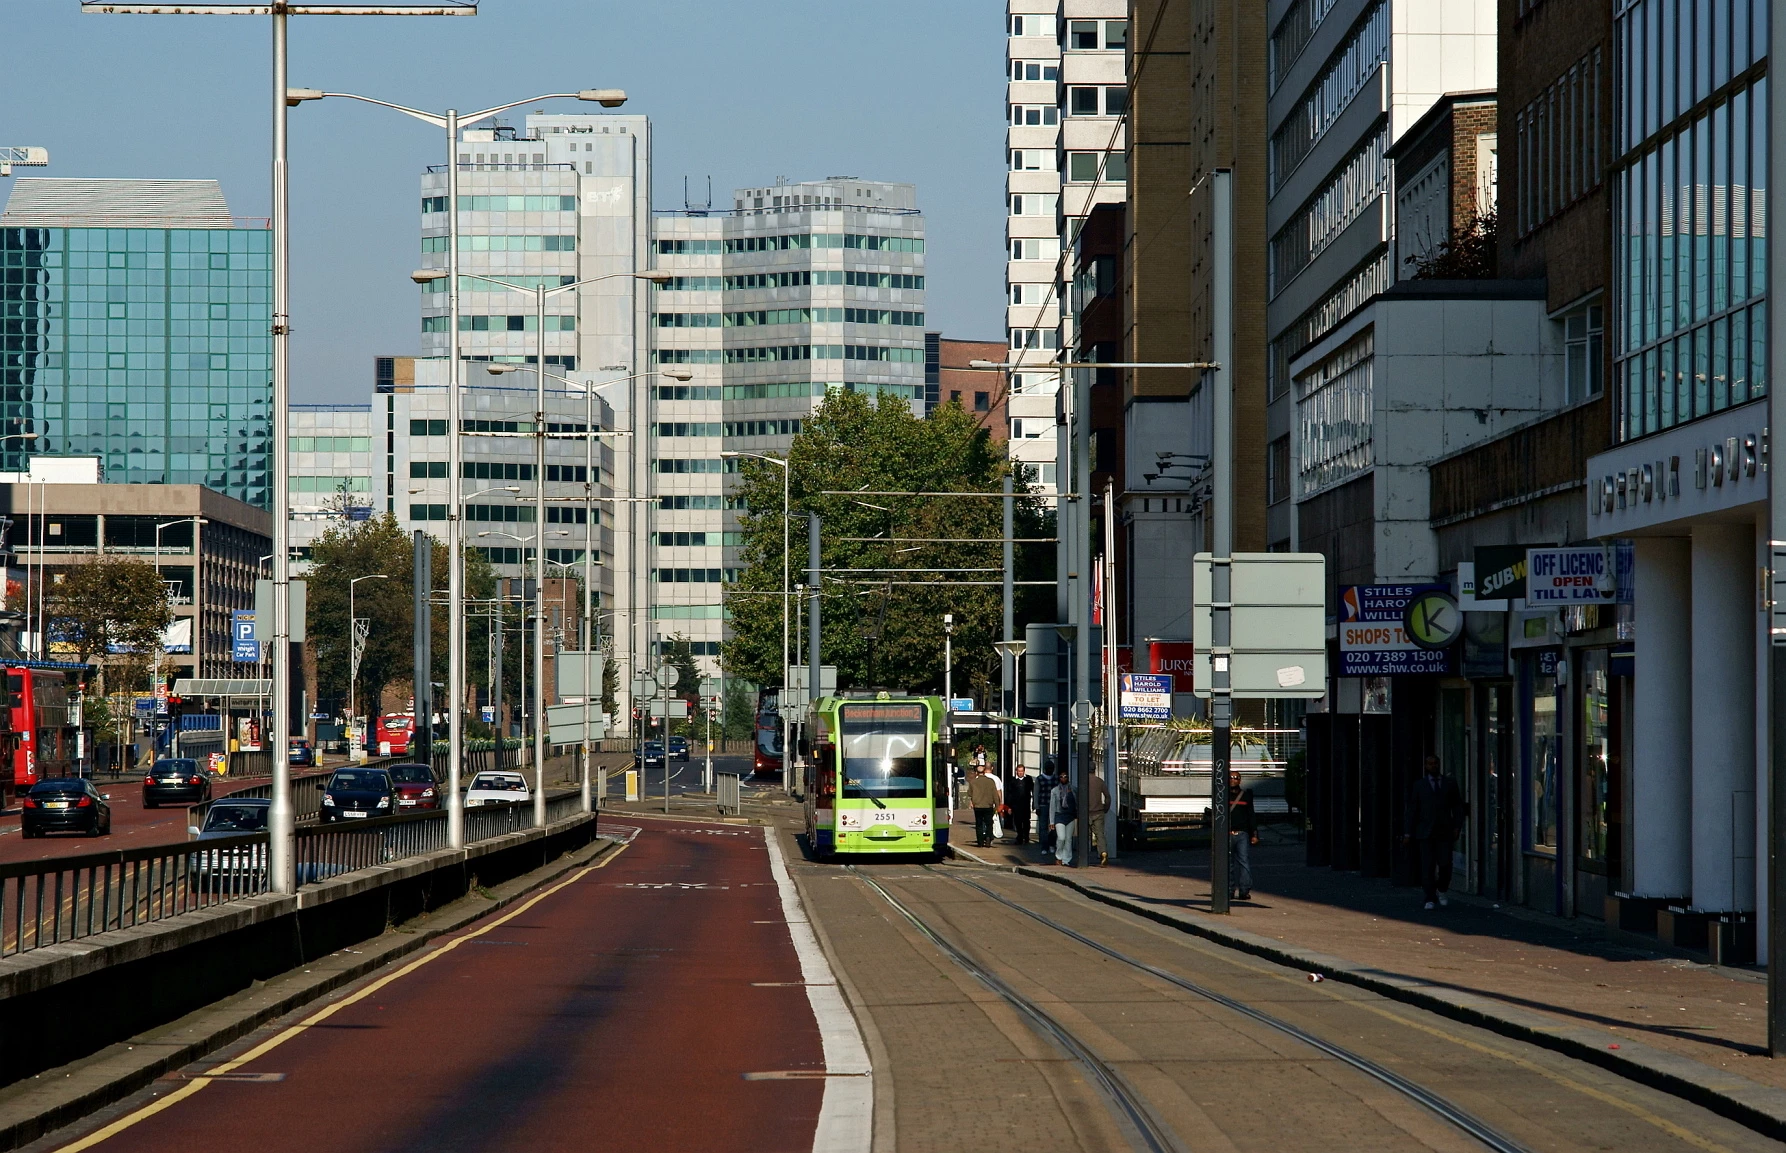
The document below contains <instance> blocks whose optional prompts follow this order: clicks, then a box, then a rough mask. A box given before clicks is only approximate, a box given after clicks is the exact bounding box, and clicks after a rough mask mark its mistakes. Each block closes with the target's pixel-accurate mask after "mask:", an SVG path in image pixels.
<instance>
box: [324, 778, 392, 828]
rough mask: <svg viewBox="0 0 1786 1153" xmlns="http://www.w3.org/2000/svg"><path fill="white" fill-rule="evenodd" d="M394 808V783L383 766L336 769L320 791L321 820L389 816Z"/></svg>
mask: <svg viewBox="0 0 1786 1153" xmlns="http://www.w3.org/2000/svg"><path fill="white" fill-rule="evenodd" d="M396 811H397V785H396V782H395V781H393V780H391V774H390V773H389V772H388V771H386V770H384V769H358V768H356V769H336V770H335V775H334V776H332V777H330V778H329V783H328V784H327V785H325V786H323V791H322V819H323V820H325V821H341V820H349V819H358V818H364V817H388V816H390V815H391V814H392V813H394V812H396Z"/></svg>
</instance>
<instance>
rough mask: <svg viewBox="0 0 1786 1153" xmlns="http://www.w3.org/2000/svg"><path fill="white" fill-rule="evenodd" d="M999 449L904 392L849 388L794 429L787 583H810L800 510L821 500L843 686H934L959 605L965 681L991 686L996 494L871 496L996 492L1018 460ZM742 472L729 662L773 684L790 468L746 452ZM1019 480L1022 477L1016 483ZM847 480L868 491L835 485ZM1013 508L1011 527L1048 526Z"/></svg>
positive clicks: (1022, 505)
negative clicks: (946, 624) (916, 405)
mask: <svg viewBox="0 0 1786 1153" xmlns="http://www.w3.org/2000/svg"><path fill="white" fill-rule="evenodd" d="M1003 448H1004V446H1003V444H1001V443H998V442H994V441H992V440H991V439H990V437H989V436H988V435H987V433H986V430H985V429H983V428H981V427H980V426H979V425H978V423H977V422H976V421H975V420H974V419H973V417H971V416H970V415H968V414H967V413H965V412H963V411H962V410H961V408H960V407H959V406H957V405H948V406H944V407H942V408H939V409H937V410H936V411H935V412H933V413H932V415H931V416H930V417H929V418H928V419H923V418H920V417H917V416H914V415H913V414H912V411H911V407H910V405H909V403H908V402H906V401H904V400H901V399H897V398H893V397H881V398H879V399H878V400H875V399H871V398H869V397H868V396H866V395H864V394H862V393H855V392H835V393H832V394H831V395H830V396H828V397H827V398H826V399H825V401H824V402H823V403H822V404H821V405H820V406H819V407H818V408H817V409H816V410H814V412H813V414H812V416H811V418H809V419H808V420H807V421H806V422H805V425H804V426H803V431H802V433H801V435H800V436H798V437H796V438H794V441H793V444H792V445H791V447H790V449H789V460H790V468H791V473H790V475H789V478H788V486H789V505H790V509H791V518H790V522H789V524H788V525H787V538H788V541H789V553H791V555H790V556H788V562H789V564H788V574H789V576H788V579H789V583H790V584H792V583H803V582H804V581H805V580H806V554H807V549H806V542H807V514H809V513H811V512H815V511H816V512H817V513H819V515H820V518H821V522H822V541H821V546H822V567H823V568H824V569H825V570H827V571H826V572H825V574H824V579H823V590H824V591H823V600H822V615H821V624H822V627H823V632H824V636H823V639H822V644H823V646H824V648H823V653H822V657H823V660H824V663H826V664H833V665H836V666H837V667H838V682H839V687H840V688H865V687H886V688H891V689H899V690H929V691H934V690H940V689H941V687H942V683H943V668H942V665H943V624H942V617H943V614H944V613H953V614H954V616H955V645H954V648H955V657H956V670H955V673H956V675H955V684H956V687H957V689H958V690H959V691H967V690H968V689H969V688H970V687H972V686H978V692H979V693H984V691H985V688H986V686H987V685H988V684H990V683H992V682H993V681H995V680H996V675H997V667H998V666H997V658H996V655H994V653H993V650H992V647H991V646H992V642H993V641H994V640H996V639H998V636H999V630H1000V627H1001V604H1000V601H1001V590H1000V587H999V581H1000V580H1001V572H1002V566H1003V554H1002V546H1001V544H1000V541H1001V539H1002V537H1003V535H1004V534H1003V516H1004V511H1003V502H1002V501H1000V500H997V499H988V498H986V497H976V496H892V497H888V496H877V495H866V494H869V493H877V492H898V493H910V492H926V493H998V492H999V491H1000V489H1001V485H1002V483H1003V479H1004V476H1005V474H1006V471H1007V470H1008V468H1009V465H1008V463H1007V461H1006V459H1005V456H1004V452H1003ZM740 471H741V473H742V476H743V483H742V485H741V486H740V487H739V489H738V490H737V494H738V495H740V496H742V497H743V498H744V503H745V504H746V505H747V506H748V508H749V511H748V512H746V513H744V514H742V515H741V517H740V523H739V527H740V529H741V530H742V532H743V536H744V543H743V547H742V553H741V557H740V559H741V562H742V568H741V572H740V573H739V578H738V581H737V583H736V584H735V585H733V586H731V587H730V588H729V589H728V596H727V598H726V600H727V606H728V608H730V610H731V613H732V627H733V639H732V640H731V641H728V642H727V644H726V650H725V657H724V662H725V666H726V670H727V672H728V673H729V674H730V675H732V676H734V677H742V678H744V679H746V680H749V681H753V682H755V683H758V684H763V685H779V684H780V683H781V671H780V670H781V654H782V613H783V604H782V601H783V598H782V597H781V595H780V593H781V591H782V573H783V569H782V565H783V558H784V555H786V554H784V552H783V547H782V542H783V521H782V470H781V469H780V468H779V467H777V466H775V465H771V464H768V463H765V462H760V461H753V460H750V459H749V458H745V459H744V460H743V464H742V468H741V470H740ZM1017 491H1018V492H1019V493H1020V494H1022V493H1025V492H1026V491H1027V486H1026V485H1024V484H1022V483H1021V482H1020V483H1019V484H1018V486H1017ZM848 492H862V493H864V494H865V495H862V496H849V495H839V494H841V493H848ZM1018 505H1019V517H1018V526H1019V529H1018V533H1017V535H1018V536H1028V537H1036V536H1046V535H1048V533H1047V531H1046V530H1045V528H1044V517H1043V515H1042V513H1041V511H1040V508H1039V506H1038V504H1037V502H1036V501H1035V500H1034V499H1033V498H1029V499H1020V500H1019V502H1018ZM896 538H897V539H896ZM804 603H805V602H804V599H803V600H802V607H801V608H800V610H799V612H798V614H796V611H795V609H794V607H793V606H791V605H790V606H788V608H787V612H788V621H789V629H790V633H791V632H792V631H793V628H794V622H795V620H796V619H804V613H805V609H804ZM804 635H805V631H804V629H801V630H800V633H799V637H804ZM796 640H798V638H796ZM795 651H796V645H795V644H790V653H792V652H795ZM989 671H990V676H989V675H988V674H989Z"/></svg>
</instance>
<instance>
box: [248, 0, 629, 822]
mask: <svg viewBox="0 0 1786 1153" xmlns="http://www.w3.org/2000/svg"><path fill="white" fill-rule="evenodd" d="M279 7H284V5H279ZM281 27H283V24H281ZM281 59H283V53H282V54H281ZM277 84H278V88H279V90H280V94H281V96H282V97H283V101H282V107H283V105H292V104H301V103H303V102H304V101H306V100H323V99H327V98H329V97H336V98H339V99H344V100H358V101H361V102H362V103H366V104H376V105H378V106H379V107H381V108H389V109H391V110H392V111H394V112H401V113H402V114H403V115H405V116H409V117H413V118H414V119H416V120H420V121H422V122H423V123H424V124H431V125H433V126H434V127H436V128H439V129H442V130H443V131H444V132H445V134H446V185H447V197H446V198H447V203H446V210H447V267H446V273H447V312H448V320H447V332H448V336H447V362H448V363H447V414H448V415H447V421H448V427H447V619H448V620H449V621H450V622H451V623H452V627H451V628H450V629H449V631H448V633H447V700H448V702H449V707H448V709H447V790H448V792H447V846H448V847H449V848H454V849H459V848H464V846H465V801H464V798H463V797H461V796H460V794H459V778H460V772H461V769H462V767H463V763H464V759H465V717H464V711H465V635H464V617H465V605H464V600H465V574H464V571H463V570H464V552H465V544H464V540H463V539H462V538H463V535H464V534H463V532H462V531H461V526H460V515H461V510H460V507H459V500H460V497H459V480H460V477H459V473H460V463H459V462H460V449H461V446H460V443H459V436H460V433H461V432H462V431H463V430H462V429H461V427H460V424H461V416H460V385H461V376H462V373H463V370H464V365H463V364H462V363H461V362H460V357H459V157H458V150H459V124H460V121H461V119H463V120H464V122H465V123H468V124H475V123H477V122H478V121H479V120H483V119H485V118H486V117H489V116H494V115H496V114H497V113H498V112H506V111H507V110H509V109H510V108H519V107H520V106H521V105H523V104H537V103H539V102H540V101H543V100H584V101H590V102H593V103H596V104H600V105H601V106H602V107H604V108H618V107H620V106H621V105H622V104H625V103H626V93H624V92H622V91H620V90H619V89H617V88H585V89H582V90H580V91H577V92H552V93H547V94H546V95H544V96H533V97H529V98H528V99H526V100H513V101H510V102H509V103H507V104H498V105H496V106H495V107H493V108H486V109H484V110H483V111H481V112H474V113H471V114H470V115H467V116H465V117H463V118H462V117H461V116H460V115H459V111H458V109H455V108H449V109H447V110H446V112H445V113H433V112H423V111H420V110H419V109H415V108H407V107H405V106H403V105H401V104H392V103H390V102H389V101H385V100H375V99H373V98H372V97H370V96H358V95H355V94H354V93H352V92H324V91H322V90H320V89H316V88H287V87H286V86H285V76H284V68H283V64H282V65H281V68H280V74H279V76H278V77H277ZM280 123H281V125H283V123H284V113H283V112H281V114H280ZM281 132H283V127H282V128H281ZM540 368H541V370H542V371H543V370H544V368H545V366H544V365H543V364H542V365H541V366H540ZM275 399H276V405H277V407H278V409H279V411H280V412H281V413H282V412H283V409H284V402H283V400H282V399H280V398H277V397H276V398H275ZM275 436H276V437H277V438H280V439H278V441H277V447H278V451H279V452H280V453H281V454H283V453H284V451H285V447H286V446H285V442H284V440H283V437H284V432H283V431H282V430H276V431H275ZM280 460H281V461H283V460H284V456H283V455H281V456H280ZM274 483H275V488H276V489H277V490H278V491H277V493H276V496H275V499H276V500H278V501H280V502H283V501H284V500H285V499H286V497H285V493H284V483H285V482H284V472H283V471H281V472H280V473H279V475H278V476H277V477H276V478H275V482H274ZM280 507H281V508H283V503H282V504H281V506H280ZM282 517H283V513H282V512H279V513H276V514H275V523H274V531H276V532H278V531H282ZM281 551H282V552H283V551H284V550H281ZM275 563H277V564H280V565H284V564H285V563H286V561H285V559H283V558H281V559H279V560H277V561H276V562H275ZM274 579H275V582H276V583H277V582H278V580H279V579H280V578H278V577H277V576H276V577H275V578H274ZM275 591H278V590H275ZM281 603H283V601H281ZM280 611H283V610H280ZM275 755H277V754H275Z"/></svg>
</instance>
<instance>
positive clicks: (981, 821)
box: [967, 765, 998, 849]
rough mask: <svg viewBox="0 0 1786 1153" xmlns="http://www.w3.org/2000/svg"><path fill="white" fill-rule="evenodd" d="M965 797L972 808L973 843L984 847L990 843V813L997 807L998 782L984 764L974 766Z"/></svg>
mask: <svg viewBox="0 0 1786 1153" xmlns="http://www.w3.org/2000/svg"><path fill="white" fill-rule="evenodd" d="M967 798H968V803H969V804H970V805H972V806H973V810H974V844H976V845H978V846H979V847H980V848H982V849H984V848H986V847H987V846H988V845H990V844H992V814H993V812H994V811H995V810H996V809H997V808H998V783H997V782H996V781H994V780H993V779H992V774H991V773H988V772H987V771H986V769H985V766H983V765H977V766H975V768H974V778H973V780H971V781H969V782H968V786H967Z"/></svg>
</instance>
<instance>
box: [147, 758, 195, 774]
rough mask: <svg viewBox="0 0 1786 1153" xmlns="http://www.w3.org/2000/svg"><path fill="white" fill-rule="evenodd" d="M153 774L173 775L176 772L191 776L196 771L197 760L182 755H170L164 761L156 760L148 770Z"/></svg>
mask: <svg viewBox="0 0 1786 1153" xmlns="http://www.w3.org/2000/svg"><path fill="white" fill-rule="evenodd" d="M149 772H150V774H151V775H153V776H157V777H160V776H173V775H174V774H176V773H178V774H181V775H183V776H191V775H192V774H193V773H196V772H198V762H197V761H194V760H189V759H187V758H184V757H171V758H169V759H168V760H165V761H156V762H155V767H154V768H152V769H150V770H149Z"/></svg>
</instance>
